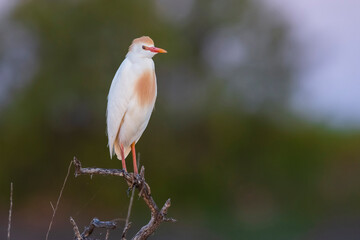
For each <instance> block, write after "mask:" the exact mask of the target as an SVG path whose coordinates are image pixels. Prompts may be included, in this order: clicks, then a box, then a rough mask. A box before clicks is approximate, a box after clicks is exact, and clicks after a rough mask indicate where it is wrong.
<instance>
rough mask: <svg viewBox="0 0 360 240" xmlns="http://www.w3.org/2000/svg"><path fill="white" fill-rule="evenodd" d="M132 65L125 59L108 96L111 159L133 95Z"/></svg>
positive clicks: (108, 132)
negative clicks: (122, 121)
mask: <svg viewBox="0 0 360 240" xmlns="http://www.w3.org/2000/svg"><path fill="white" fill-rule="evenodd" d="M131 65H132V63H131V62H130V61H129V60H128V59H126V58H125V60H124V61H123V62H122V63H121V65H120V67H119V69H118V70H117V72H116V74H115V76H114V79H113V81H112V83H111V87H110V91H109V95H108V104H107V110H106V122H107V134H108V138H109V143H108V145H109V150H110V157H112V156H113V153H114V142H115V139H116V135H117V133H118V131H119V127H120V124H121V120H122V119H123V117H124V115H125V113H126V111H127V108H128V105H129V101H130V99H131V96H132V95H133V94H132V93H133V88H132V85H131V82H132V80H133V79H134V77H135V76H133V74H132V73H131V72H132V71H130V69H131Z"/></svg>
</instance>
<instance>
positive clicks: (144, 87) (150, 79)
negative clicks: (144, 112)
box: [135, 70, 156, 107]
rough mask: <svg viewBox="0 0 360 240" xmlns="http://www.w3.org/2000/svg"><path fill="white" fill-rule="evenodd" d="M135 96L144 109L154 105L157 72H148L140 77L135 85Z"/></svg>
mask: <svg viewBox="0 0 360 240" xmlns="http://www.w3.org/2000/svg"><path fill="white" fill-rule="evenodd" d="M135 95H136V97H137V99H138V102H139V104H140V106H142V107H146V106H148V105H150V104H153V103H154V100H155V98H156V78H155V71H153V70H147V71H145V72H144V73H142V74H141V75H140V77H139V78H138V79H137V80H136V83H135Z"/></svg>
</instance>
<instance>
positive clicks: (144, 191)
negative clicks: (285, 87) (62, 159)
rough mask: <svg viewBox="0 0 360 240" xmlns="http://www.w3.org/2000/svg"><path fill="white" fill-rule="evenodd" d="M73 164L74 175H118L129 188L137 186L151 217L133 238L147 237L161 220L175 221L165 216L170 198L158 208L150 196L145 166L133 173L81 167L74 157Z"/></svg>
mask: <svg viewBox="0 0 360 240" xmlns="http://www.w3.org/2000/svg"><path fill="white" fill-rule="evenodd" d="M73 163H74V166H75V176H76V177H77V176H79V175H104V176H118V177H123V178H124V179H125V181H126V183H127V184H128V186H129V188H137V189H138V190H139V197H141V198H142V199H143V200H144V202H145V203H146V205H147V206H148V208H149V209H150V212H151V219H150V221H149V222H148V224H146V225H145V226H143V227H142V228H141V229H140V230H139V231H138V232H137V233H136V235H135V236H134V237H133V238H132V239H133V240H143V239H147V238H148V237H149V236H150V235H151V234H153V233H154V232H155V230H156V229H157V228H158V227H159V226H160V224H161V223H162V222H175V221H176V220H175V219H173V218H167V217H166V215H167V211H168V209H169V207H170V205H171V202H170V199H168V200H167V201H166V202H165V204H164V206H163V207H162V208H161V209H159V208H158V206H157V205H156V203H155V201H154V199H153V198H152V196H151V190H150V186H149V185H148V184H147V183H146V181H145V176H144V175H145V168H144V166H143V167H141V171H140V174H136V175H135V174H133V173H129V172H126V171H124V170H121V169H104V168H83V167H81V163H80V161H79V160H78V159H77V158H76V157H74V160H73ZM129 227H130V226H129V225H127V226H125V228H126V229H124V231H123V233H124V234H123V239H125V234H126V232H127V230H128V228H129Z"/></svg>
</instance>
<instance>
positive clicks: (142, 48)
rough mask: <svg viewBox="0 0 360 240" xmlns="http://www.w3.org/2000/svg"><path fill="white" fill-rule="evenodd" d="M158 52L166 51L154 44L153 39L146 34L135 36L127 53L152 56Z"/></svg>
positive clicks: (136, 55)
mask: <svg viewBox="0 0 360 240" xmlns="http://www.w3.org/2000/svg"><path fill="white" fill-rule="evenodd" d="M158 53H166V50H164V49H162V48H157V47H155V46H154V41H153V40H152V39H151V38H150V37H147V36H143V37H139V38H135V39H134V40H133V42H132V44H131V45H130V47H129V52H128V55H131V56H134V57H140V58H152V57H153V56H155V55H156V54H158Z"/></svg>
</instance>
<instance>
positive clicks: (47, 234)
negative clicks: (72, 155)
mask: <svg viewBox="0 0 360 240" xmlns="http://www.w3.org/2000/svg"><path fill="white" fill-rule="evenodd" d="M72 163H73V162H70V164H69V167H68V171H67V174H66V177H65V179H64V183H63V185H62V187H61V190H60V194H59V197H58V199H57V202H56V205H55V208H54V206H53V205H52V203H51V202H50V205H51V208H52V209H53V215H52V217H51V221H50V224H49V228H48V230H47V233H46V238H45V239H46V240H48V237H49V233H50V230H51V226H52V224H53V221H54V218H55V214H56V211H57V208H58V206H59V203H60V199H61V196H62V193H63V191H64V188H65V184H66V182H67V179H68V177H69V174H70V168H71V165H72Z"/></svg>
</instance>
